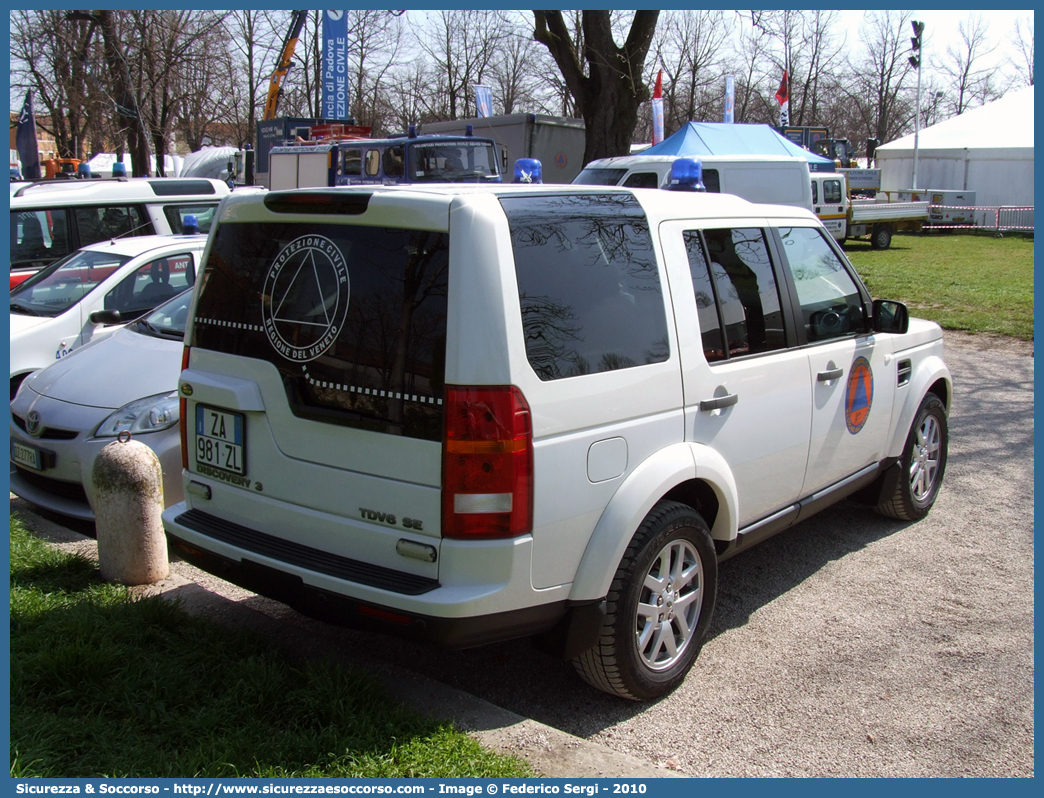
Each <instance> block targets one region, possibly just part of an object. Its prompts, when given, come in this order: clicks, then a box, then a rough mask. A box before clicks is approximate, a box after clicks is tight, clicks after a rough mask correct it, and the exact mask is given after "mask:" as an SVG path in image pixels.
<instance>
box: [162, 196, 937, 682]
mask: <svg viewBox="0 0 1044 798" xmlns="http://www.w3.org/2000/svg"><path fill="white" fill-rule="evenodd" d="M807 185H808V184H807V182H806V186H807ZM237 194H238V192H237V193H236V194H233V195H232V196H231V197H229V198H228V199H227V200H226V201H225V203H224V204H223V205H222V206H221V208H220V210H219V218H218V220H217V221H216V223H215V227H214V229H213V230H212V231H211V235H210V238H209V240H208V242H207V249H206V253H205V257H204V260H205V265H204V267H203V270H202V272H201V276H200V279H199V280H197V282H196V287H195V289H194V291H195V294H194V297H193V301H192V305H191V311H190V317H191V318H190V322H189V327H188V330H187V333H186V339H185V344H186V348H185V358H184V361H183V362H184V364H185V368H184V371H183V372H182V374H181V380H180V383H179V395H180V398H181V402H182V404H181V414H180V417H181V424H182V427H181V429H182V435H183V441H184V446H183V461H182V464H183V468H184V486H185V499H184V501H182V502H179V503H177V504H174V505H172V506H170V507H168V508H167V510H166V511H165V512H164V513H163V525H164V528H165V530H166V532H167V536H168V539H169V540H170V542H171V545H172V547H173V548H174V549H175V550H176V551H177V553H178V554H179V556H182V557H184V558H185V559H187V560H188V561H190V562H192V563H194V564H197V565H199V566H201V567H202V568H204V569H206V570H209V571H212V572H213V573H217V574H220V575H221V576H222V577H223V578H225V579H228V580H230V581H232V582H236V583H237V584H240V585H243V586H244V587H247V588H248V589H250V590H253V591H256V592H260V593H262V594H264V595H267V596H269V597H272V598H275V599H277V600H280V601H284V602H286V603H288V604H290V605H291V606H293V607H295V608H297V609H299V610H301V611H303V612H305V613H308V614H311V615H314V616H317V617H320V618H324V619H327V620H331V621H334V622H337V623H343V624H347V625H363V626H365V625H369V626H370V627H371V628H376V629H378V630H384V631H389V632H400V633H403V634H411V635H415V636H418V637H421V638H426V639H428V640H432V641H436V642H438V643H441V644H443V645H446V646H450V647H465V646H473V645H479V644H482V643H487V642H492V641H495V640H506V639H510V638H514V637H520V636H524V635H539V636H540V639H541V640H542V642H543V643H544V644H545V645H546V646H547V647H548V649H553V650H555V651H556V652H557V653H558V654H559V655H561V656H563V657H565V658H567V659H569V660H572V661H573V662H574V664H575V666H576V669H577V672H578V673H579V674H580V675H581V676H582V677H583V678H584V679H585V680H587V681H588V682H590V683H591V684H592V685H594V686H596V687H598V688H599V689H602V690H605V691H607V692H610V693H614V694H616V695H620V696H624V697H627V698H632V699H648V698H653V697H655V696H659V695H662V694H663V693H665V692H667V691H668V690H671V689H673V687H675V686H676V685H677V684H679V683H680V682H681V680H682V679H684V677H685V674H686V672H687V671H688V669H689V667H690V666H691V665H692V663H693V660H694V659H695V657H696V655H697V653H698V652H699V649H700V646H701V644H702V642H703V638H704V636H705V634H706V632H707V629H708V628H709V626H710V622H711V613H712V612H713V609H714V603H715V598H716V587H717V579H718V575H717V574H718V571H717V564H718V560H719V559H723V558H725V557H728V556H731V555H732V554H735V553H736V552H739V551H742V550H743V549H745V548H746V547H748V546H750V545H753V544H754V543H756V542H758V541H760V540H763V539H765V538H767V537H769V536H770V535H772V534H774V533H776V532H779V531H781V530H783V529H785V528H788V527H790V526H792V525H794V524H795V523H797V522H799V521H800V520H802V519H804V518H806V517H808V516H809V515H811V514H812V513H814V512H816V511H818V510H820V509H822V508H824V507H826V506H828V505H830V504H831V503H833V502H836V501H838V500H840V499H842V498H844V497H847V496H852V495H854V494H855V493H856V492H859V491H862V496H861V498H863V500H864V501H867V502H869V503H870V505H872V506H874V507H876V508H877V509H878V510H879V511H880V512H882V513H885V514H887V515H889V516H892V517H898V518H904V519H907V520H916V519H918V518H921V517H923V516H924V515H925V514H926V513H927V512H928V511H929V509H930V508H931V506H932V504H933V503H934V501H935V498H936V496H937V495H938V492H939V489H940V486H941V484H942V479H943V471H944V468H945V463H946V438H947V412H948V408H949V404H950V397H951V393H952V388H951V381H950V375H949V372H948V370H947V368H946V365H945V363H944V362H943V359H942V331H941V330H940V329H939V327H938V326H937V325H936V324H933V323H931V322H927V321H922V320H918V319H909V317H908V315H907V311H906V308H905V306H904V305H902V304H900V303H898V302H890V301H886V300H874V301H872V300H871V298H870V294H869V293H868V292H867V289H866V288H865V287H864V286H863V284H862V282H861V281H860V279H859V276H858V275H857V274H856V272H855V270H854V269H853V268H852V266H851V264H850V263H849V262H848V261H847V259H846V258H845V256H844V253H843V252H842V251H841V250H840V248H839V247H838V246H837V244H836V243H835V242H834V241H833V239H832V238H831V237H830V236H829V235H828V234H827V232H826V231H825V230H824V229H823V226H822V225H821V224H820V223H819V221H818V220H817V219H816V218H815V217H814V216H813V215H812V213H811V212H810V211H805V210H801V209H797V208H790V207H786V206H781V205H755V204H752V203H749V202H746V201H745V200H742V199H739V198H738V197H734V196H731V195H727V194H708V193H703V192H686V191H662V190H659V189H627V188H615V187H614V188H608V187H593V186H573V185H561V186H556V185H550V184H549V185H517V184H505V185H500V186H468V185H460V184H457V185H449V184H447V185H443V186H430V187H429V186H417V185H413V186H387V187H379V186H378V187H370V186H365V187H364V186H359V187H356V188H351V189H349V188H325V189H309V190H305V189H300V190H294V191H285V192H270V193H268V194H267V195H253V196H250V195H247V196H243V197H239V196H237ZM897 567H901V565H897ZM736 667H742V663H736Z"/></svg>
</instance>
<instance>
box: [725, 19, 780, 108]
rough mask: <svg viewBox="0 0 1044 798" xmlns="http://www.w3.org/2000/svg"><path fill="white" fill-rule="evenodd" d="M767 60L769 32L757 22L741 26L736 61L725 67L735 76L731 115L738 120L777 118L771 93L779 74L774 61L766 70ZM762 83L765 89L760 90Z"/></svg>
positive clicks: (768, 60)
mask: <svg viewBox="0 0 1044 798" xmlns="http://www.w3.org/2000/svg"><path fill="white" fill-rule="evenodd" d="M741 24H742V23H741ZM766 64H772V58H771V56H770V54H769V36H768V34H766V33H765V31H764V30H763V29H762V28H759V27H757V26H753V25H751V26H750V27H746V26H744V27H742V28H741V33H740V36H739V50H738V52H737V53H736V56H735V62H734V63H733V64H732V65H731V66H728V67H727V71H728V72H729V73H732V74H734V75H735V77H736V105H735V109H734V116H735V120H736V121H737V122H742V123H751V122H760V123H771V124H775V123H776V122H777V121H778V119H779V114H778V112H777V111H776V109H777V107H778V106H776V100H775V98H774V97H773V94H774V93H775V89H776V85H778V83H779V79H780V77H781V75H780V73H779V72H778V71H777V70H776V67H775V66H774V65H773V66H772V74H769V73H768V72H766V71H765V65H766ZM773 81H774V82H775V85H773ZM762 87H765V89H766V91H764V92H763V91H762Z"/></svg>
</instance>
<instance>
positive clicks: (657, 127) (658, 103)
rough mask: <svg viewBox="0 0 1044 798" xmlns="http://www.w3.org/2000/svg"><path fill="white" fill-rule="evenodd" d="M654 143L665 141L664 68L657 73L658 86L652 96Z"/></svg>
mask: <svg viewBox="0 0 1044 798" xmlns="http://www.w3.org/2000/svg"><path fill="white" fill-rule="evenodd" d="M652 123H653V131H652V143H653V144H659V143H660V142H661V141H663V70H662V69H661V70H660V71H659V72H658V73H657V74H656V88H655V89H654V90H653V97H652Z"/></svg>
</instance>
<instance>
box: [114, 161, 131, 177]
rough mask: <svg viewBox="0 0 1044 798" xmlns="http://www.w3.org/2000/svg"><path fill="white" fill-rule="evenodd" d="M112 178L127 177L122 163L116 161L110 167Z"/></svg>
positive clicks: (125, 168) (124, 165) (125, 165)
mask: <svg viewBox="0 0 1044 798" xmlns="http://www.w3.org/2000/svg"><path fill="white" fill-rule="evenodd" d="M112 176H113V177H126V176H127V164H125V163H124V162H123V161H116V163H114V164H113V165H112Z"/></svg>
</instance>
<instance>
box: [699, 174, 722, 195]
mask: <svg viewBox="0 0 1044 798" xmlns="http://www.w3.org/2000/svg"><path fill="white" fill-rule="evenodd" d="M703 186H704V188H706V189H707V192H708V193H709V194H720V193H721V177H720V175H718V170H717V169H704V170H703Z"/></svg>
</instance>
